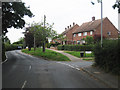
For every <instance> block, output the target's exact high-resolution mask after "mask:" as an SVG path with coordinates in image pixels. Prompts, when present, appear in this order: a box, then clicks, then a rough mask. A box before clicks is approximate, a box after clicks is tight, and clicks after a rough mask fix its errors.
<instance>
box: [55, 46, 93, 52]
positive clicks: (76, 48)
mask: <svg viewBox="0 0 120 90" xmlns="http://www.w3.org/2000/svg"><path fill="white" fill-rule="evenodd" d="M57 48H58V50H67V51H92V50H93V45H59V46H58V47H57Z"/></svg>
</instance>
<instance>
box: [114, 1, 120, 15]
mask: <svg viewBox="0 0 120 90" xmlns="http://www.w3.org/2000/svg"><path fill="white" fill-rule="evenodd" d="M113 8H114V9H115V8H118V13H120V1H118V2H116V3H115V4H114V5H113Z"/></svg>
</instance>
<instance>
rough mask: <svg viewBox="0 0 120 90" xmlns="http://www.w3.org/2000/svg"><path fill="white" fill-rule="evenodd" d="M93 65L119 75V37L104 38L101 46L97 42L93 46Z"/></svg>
mask: <svg viewBox="0 0 120 90" xmlns="http://www.w3.org/2000/svg"><path fill="white" fill-rule="evenodd" d="M93 52H94V55H95V66H98V67H100V68H101V69H103V70H105V71H106V72H111V73H114V74H119V75H120V60H119V57H120V39H118V40H104V42H103V47H101V44H100V43H97V44H96V45H95V47H94V50H93Z"/></svg>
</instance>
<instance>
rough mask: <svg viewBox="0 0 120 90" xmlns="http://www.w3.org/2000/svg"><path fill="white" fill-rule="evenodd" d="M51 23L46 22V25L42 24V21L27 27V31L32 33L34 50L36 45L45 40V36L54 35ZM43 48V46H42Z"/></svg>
mask: <svg viewBox="0 0 120 90" xmlns="http://www.w3.org/2000/svg"><path fill="white" fill-rule="evenodd" d="M52 28H53V24H52V25H50V24H48V23H47V24H46V27H44V26H43V23H33V24H31V26H30V27H29V29H28V31H29V32H30V33H32V34H33V41H35V42H34V50H35V47H36V44H37V46H39V45H41V44H43V43H44V42H46V41H47V37H51V38H52V37H54V36H55V35H56V31H55V30H53V29H52ZM43 48H45V47H44V46H43ZM43 52H44V51H43Z"/></svg>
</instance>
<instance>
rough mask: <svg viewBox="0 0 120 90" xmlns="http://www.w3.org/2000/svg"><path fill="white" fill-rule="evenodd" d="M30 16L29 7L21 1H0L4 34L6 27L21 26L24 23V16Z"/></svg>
mask: <svg viewBox="0 0 120 90" xmlns="http://www.w3.org/2000/svg"><path fill="white" fill-rule="evenodd" d="M25 15H27V16H29V17H32V16H33V14H32V12H31V11H30V10H29V7H25V3H22V2H2V33H3V34H4V35H5V34H6V33H7V32H8V30H7V28H11V27H14V28H17V29H18V28H23V27H24V25H25V21H24V19H23V18H24V16H25Z"/></svg>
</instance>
